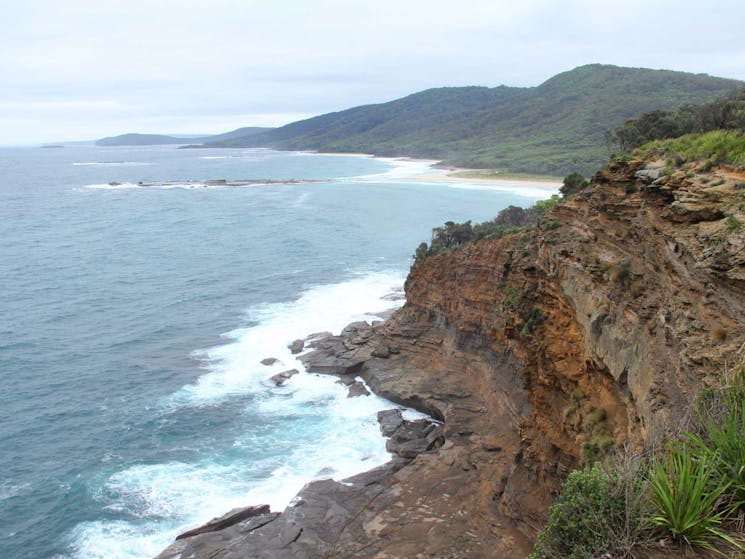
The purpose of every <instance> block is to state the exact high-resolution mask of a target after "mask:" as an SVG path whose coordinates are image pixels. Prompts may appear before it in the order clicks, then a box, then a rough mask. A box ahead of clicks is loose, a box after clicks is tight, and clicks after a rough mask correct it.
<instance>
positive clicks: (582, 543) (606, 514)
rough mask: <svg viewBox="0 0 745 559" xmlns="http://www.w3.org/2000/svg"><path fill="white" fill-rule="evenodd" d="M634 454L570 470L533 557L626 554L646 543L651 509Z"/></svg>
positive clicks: (585, 557) (581, 558) (577, 558)
mask: <svg viewBox="0 0 745 559" xmlns="http://www.w3.org/2000/svg"><path fill="white" fill-rule="evenodd" d="M636 458H637V457H634V459H631V460H626V461H625V462H624V463H623V464H614V465H613V466H612V467H610V468H607V467H604V466H603V465H601V464H599V463H596V464H595V465H593V466H592V467H589V468H586V469H584V470H576V471H574V472H572V473H570V474H569V477H568V479H567V481H566V483H565V484H564V486H563V488H562V491H561V494H560V495H559V497H558V499H557V500H556V503H555V504H554V505H553V506H552V507H551V509H550V511H549V518H548V523H547V524H546V527H545V528H544V530H543V532H541V534H540V536H539V538H538V541H537V542H536V546H535V548H534V550H533V553H532V554H531V555H530V559H549V558H550V559H554V558H557V557H561V558H563V559H589V558H591V557H599V556H600V555H602V554H604V553H610V554H612V555H613V556H614V557H617V556H621V557H623V556H627V555H628V553H629V551H630V550H631V549H632V548H633V547H634V546H636V545H638V544H639V543H643V542H646V541H647V539H648V537H649V527H650V525H649V522H648V520H647V519H648V518H649V513H650V512H651V511H649V510H648V509H647V503H648V501H647V499H646V498H645V497H644V492H645V489H644V476H643V469H642V468H640V461H639V460H637V459H636Z"/></svg>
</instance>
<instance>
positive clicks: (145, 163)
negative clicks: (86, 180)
mask: <svg viewBox="0 0 745 559" xmlns="http://www.w3.org/2000/svg"><path fill="white" fill-rule="evenodd" d="M73 165H74V166H76V167H146V166H148V165H152V163H151V162H149V161H76V162H75V163H73Z"/></svg>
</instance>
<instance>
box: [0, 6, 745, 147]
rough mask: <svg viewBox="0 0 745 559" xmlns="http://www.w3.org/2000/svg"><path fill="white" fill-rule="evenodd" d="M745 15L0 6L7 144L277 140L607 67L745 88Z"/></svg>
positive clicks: (649, 9) (716, 11) (729, 9)
mask: <svg viewBox="0 0 745 559" xmlns="http://www.w3.org/2000/svg"><path fill="white" fill-rule="evenodd" d="M744 26H745V2H744V1H743V0H709V1H708V2H703V1H701V0H698V1H691V0H674V1H666V0H646V1H642V0H625V1H623V2H619V1H614V2H606V1H604V0H588V1H584V0H582V1H580V0H572V1H559V0H552V1H548V0H509V1H506V0H483V1H482V0H457V1H455V0H448V1H441V0H395V1H392V0H376V1H368V2H362V1H357V0H316V1H301V0H261V1H258V0H200V1H191V0H173V1H168V0H149V1H141V0H125V1H107V0H64V1H62V0H48V1H38V0H23V1H21V0H0V144H6V145H7V144H23V143H26V144H27V143H39V142H47V141H62V140H79V139H93V138H98V137H102V136H107V135H114V134H120V133H124V132H131V131H137V132H162V133H213V132H214V133H217V132H224V131H227V130H230V129H233V128H237V127H239V126H250V125H260V126H274V125H281V124H284V123H287V122H290V121H292V120H297V119H299V118H304V117H307V116H312V115H316V114H320V113H324V112H328V111H333V110H339V109H343V108H347V107H350V106H354V105H360V104H366V103H375V102H381V101H387V100H391V99H395V98H397V97H401V96H404V95H406V94H409V93H412V92H415V91H419V90H422V89H426V88H429V87H438V86H445V85H488V86H496V85H500V84H507V85H520V86H533V85H538V84H540V83H541V82H543V81H545V80H546V79H548V78H550V77H551V76H552V75H554V74H557V73H559V72H562V71H565V70H569V69H571V68H574V67H576V66H579V65H582V64H588V63H592V62H601V63H608V64H617V65H622V66H643V67H649V68H665V69H672V70H684V71H689V72H702V73H708V74H712V75H715V76H722V77H730V78H739V79H743V80H745V41H744V40H743V27H744Z"/></svg>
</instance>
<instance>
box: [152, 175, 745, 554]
mask: <svg viewBox="0 0 745 559" xmlns="http://www.w3.org/2000/svg"><path fill="white" fill-rule="evenodd" d="M662 165H663V164H662V163H661V162H643V161H628V162H618V163H615V164H613V165H612V166H610V167H609V168H608V169H606V170H605V171H603V172H601V173H599V174H597V175H596V176H595V177H594V178H593V184H592V185H591V186H590V187H589V188H588V189H586V190H585V191H583V192H581V193H579V194H577V195H575V196H574V197H572V198H570V199H569V200H566V201H564V202H563V203H562V204H560V205H559V206H557V207H556V208H555V209H554V210H552V211H551V212H549V213H548V214H547V215H545V216H544V217H543V218H542V219H541V220H540V222H539V223H538V225H537V226H536V227H535V228H534V229H533V230H531V231H529V232H526V233H522V234H517V235H512V236H508V237H503V238H501V239H494V240H485V241H480V242H478V243H475V244H472V245H470V246H467V247H465V248H463V249H461V250H458V251H455V252H449V253H444V254H440V255H437V256H431V257H428V258H425V259H421V260H420V261H418V262H417V263H416V264H415V265H414V267H413V268H412V270H411V273H410V275H409V278H408V279H407V282H406V304H405V306H404V307H403V308H402V309H400V310H399V311H398V312H396V314H394V315H393V317H391V318H390V319H389V320H388V321H386V322H385V323H383V324H378V325H375V326H374V327H368V326H363V325H356V326H354V327H352V328H350V329H348V330H347V331H346V332H345V333H344V334H342V335H341V336H338V337H331V338H327V339H325V340H320V341H318V340H317V341H315V342H314V346H315V350H314V351H313V352H312V353H310V354H307V355H305V356H304V357H303V359H304V361H305V363H306V367H307V368H308V369H309V370H311V371H313V370H316V371H318V372H324V373H333V374H340V375H342V376H345V375H347V376H348V375H351V376H356V375H360V376H362V377H363V378H364V379H365V380H366V381H367V383H368V385H369V386H370V387H371V388H372V389H373V390H375V391H376V392H378V393H379V394H381V395H383V396H386V397H388V398H389V399H391V400H393V401H394V402H398V403H402V404H407V405H410V406H414V407H416V408H418V409H420V410H423V411H427V412H429V413H430V414H431V415H433V416H434V417H435V418H436V419H439V420H441V421H442V422H443V427H442V429H443V431H442V433H440V432H437V434H436V435H432V434H431V433H432V431H431V429H430V431H427V433H424V434H421V433H420V435H421V436H419V435H417V437H419V438H417V437H414V438H415V439H416V441H418V442H416V441H415V442H413V443H409V442H407V440H403V441H402V442H401V444H403V445H404V446H406V445H409V447H410V448H411V449H414V450H412V451H411V452H401V451H400V447H397V448H398V450H397V453H398V457H397V458H396V459H395V460H394V461H393V462H391V463H389V464H388V465H387V466H386V467H383V468H380V469H378V470H376V471H373V472H368V473H367V474H363V475H361V476H357V477H356V478H352V479H350V480H346V481H345V482H343V483H337V482H333V481H322V482H314V483H312V484H310V485H309V486H307V487H306V488H305V489H304V490H303V492H302V493H301V495H300V496H299V498H298V499H297V500H296V502H295V503H294V504H293V506H291V507H289V508H288V509H287V510H286V511H285V512H284V513H283V514H281V515H277V514H274V513H269V512H268V511H266V510H263V512H259V513H256V514H255V515H252V516H250V517H249V518H248V519H246V516H245V514H244V516H242V517H240V519H239V520H236V521H234V522H228V525H229V526H230V527H227V528H226V527H225V526H224V525H222V524H221V525H220V526H221V528H220V529H217V530H211V531H207V533H203V534H199V535H194V536H191V537H187V538H184V539H182V540H180V541H179V542H177V544H175V545H174V546H172V547H171V548H169V550H167V551H166V552H164V554H162V556H161V557H163V558H166V557H183V558H184V559H187V558H206V557H210V558H226V559H227V558H239V557H241V558H244V557H245V558H248V557H267V558H269V557H271V558H278V559H281V558H284V557H338V558H347V557H349V558H351V557H370V558H372V557H375V558H380V559H383V558H414V557H421V558H466V557H467V558H469V559H475V558H481V557H484V558H486V557H500V558H502V557H504V558H512V557H515V558H517V557H524V556H525V555H526V554H527V553H528V552H529V551H530V549H531V546H532V543H533V541H534V539H535V537H536V534H537V532H538V531H539V530H540V528H541V526H542V523H543V522H544V520H545V517H546V512H547V509H548V506H549V505H550V504H551V502H552V500H553V498H554V496H555V494H556V491H557V489H558V488H559V486H560V483H561V481H562V480H563V479H564V478H565V476H566V474H567V473H568V472H569V471H570V470H571V469H573V468H576V467H578V466H581V465H582V464H583V462H584V461H585V460H587V459H590V458H594V457H596V456H598V455H602V454H603V453H605V452H607V451H609V450H610V449H612V448H614V447H617V446H619V445H624V444H627V445H631V446H642V445H645V444H650V443H652V442H654V441H655V440H658V439H659V438H660V437H661V436H663V435H665V434H666V433H668V432H671V431H675V430H676V429H677V428H678V426H679V425H680V423H681V422H682V421H683V420H684V419H685V417H686V414H688V413H689V410H690V404H691V402H692V400H693V399H694V398H695V396H696V395H697V394H698V393H699V392H700V391H701V390H702V389H703V388H704V387H706V386H710V385H716V384H717V383H718V382H719V380H720V378H721V375H722V373H723V371H725V369H726V367H727V366H728V365H731V364H733V363H734V362H735V361H736V360H737V359H738V358H740V357H741V355H742V351H743V344H744V342H745V328H743V325H744V324H745V250H744V247H745V228H744V227H743V226H742V225H740V224H741V223H743V222H745V211H744V209H745V189H743V188H745V176H742V175H740V174H738V173H736V172H734V171H731V170H727V169H715V170H713V171H707V173H705V174H704V173H698V172H696V169H689V171H688V172H684V171H678V172H676V173H673V174H666V173H663V172H662V171H661V166H662ZM384 426H385V425H384ZM394 432H395V429H394ZM428 433H429V434H428ZM394 438H395V435H394ZM422 441H424V442H422ZM412 445H413V446H412ZM409 447H407V448H409Z"/></svg>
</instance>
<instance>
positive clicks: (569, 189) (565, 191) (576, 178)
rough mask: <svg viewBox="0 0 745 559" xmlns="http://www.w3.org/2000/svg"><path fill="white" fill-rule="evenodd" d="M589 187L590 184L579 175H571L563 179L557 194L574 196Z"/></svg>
mask: <svg viewBox="0 0 745 559" xmlns="http://www.w3.org/2000/svg"><path fill="white" fill-rule="evenodd" d="M589 185H590V182H589V181H588V180H586V179H585V177H583V176H582V175H581V174H580V173H571V174H569V175H567V176H566V177H564V184H563V185H562V186H561V188H560V189H559V192H561V194H562V195H563V196H565V197H566V196H569V195H571V194H576V193H577V192H579V191H580V190H583V189H584V188H587V187H588V186H589Z"/></svg>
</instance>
